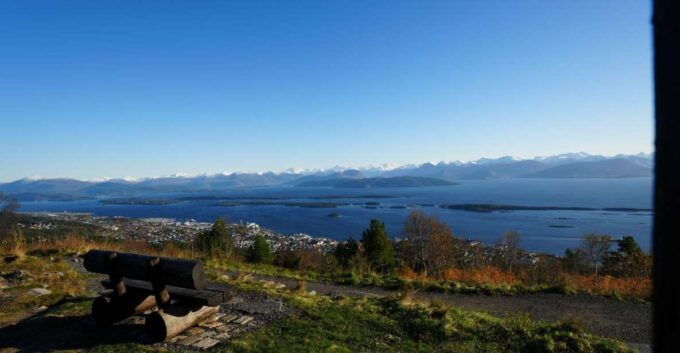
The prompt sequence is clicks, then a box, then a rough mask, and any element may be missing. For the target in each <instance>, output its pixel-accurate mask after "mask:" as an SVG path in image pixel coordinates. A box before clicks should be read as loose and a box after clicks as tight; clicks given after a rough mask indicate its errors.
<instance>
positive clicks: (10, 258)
mask: <svg viewBox="0 0 680 353" xmlns="http://www.w3.org/2000/svg"><path fill="white" fill-rule="evenodd" d="M16 260H19V256H14V255H12V256H5V263H6V264H9V263H12V262H14V261H16Z"/></svg>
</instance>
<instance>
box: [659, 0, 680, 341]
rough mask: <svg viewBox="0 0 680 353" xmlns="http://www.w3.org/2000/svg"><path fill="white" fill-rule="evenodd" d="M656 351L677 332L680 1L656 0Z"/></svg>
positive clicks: (679, 312) (679, 288) (679, 332)
mask: <svg viewBox="0 0 680 353" xmlns="http://www.w3.org/2000/svg"><path fill="white" fill-rule="evenodd" d="M653 16H654V17H653V23H654V91H655V92H654V93H655V102H654V105H655V117H656V141H655V143H656V151H655V181H654V300H653V305H654V351H655V352H678V351H679V349H678V346H680V342H678V338H679V337H680V280H679V279H678V276H677V271H678V269H679V268H680V256H678V249H680V1H678V0H654V15H653Z"/></svg>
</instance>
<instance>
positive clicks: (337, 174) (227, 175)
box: [0, 152, 653, 200]
mask: <svg viewBox="0 0 680 353" xmlns="http://www.w3.org/2000/svg"><path fill="white" fill-rule="evenodd" d="M652 163H653V155H651V154H645V153H638V154H634V155H623V154H619V155H616V156H602V155H591V154H588V153H584V152H580V153H566V154H560V155H554V156H544V157H535V158H532V159H519V158H514V157H510V156H505V157H500V158H494V159H492V158H481V159H478V160H476V161H471V162H461V161H453V162H439V163H436V164H435V163H429V162H428V163H423V164H409V165H396V164H393V163H386V164H381V165H377V166H372V165H371V166H364V167H342V166H335V167H332V168H327V169H299V168H290V169H286V170H284V171H282V172H278V173H274V172H265V173H242V172H222V173H218V174H201V175H187V174H184V173H177V174H173V175H169V176H163V177H153V178H141V179H136V178H130V177H126V178H101V179H97V180H78V179H69V178H58V179H45V178H39V177H30V178H24V179H20V180H16V181H13V182H9V183H4V184H0V193H4V194H9V195H15V196H16V197H17V198H20V199H26V200H30V199H77V198H93V197H95V198H97V197H111V196H126V195H135V194H142V193H143V194H149V193H154V192H179V191H216V190H226V189H230V188H235V187H250V186H274V185H282V186H284V185H286V186H303V185H318V181H320V180H333V179H364V178H397V177H418V178H434V179H441V180H446V181H464V180H474V179H499V178H630V177H649V176H652Z"/></svg>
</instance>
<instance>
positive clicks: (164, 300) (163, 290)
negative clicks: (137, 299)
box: [149, 257, 170, 310]
mask: <svg viewBox="0 0 680 353" xmlns="http://www.w3.org/2000/svg"><path fill="white" fill-rule="evenodd" d="M159 263H160V259H159V258H157V257H155V258H153V259H151V260H149V278H151V287H152V288H153V295H154V298H155V299H156V305H157V306H158V310H163V309H164V308H165V306H167V305H168V303H170V294H169V293H168V287H167V286H166V285H165V281H163V274H162V272H161V268H160V266H159V265H158V264H159Z"/></svg>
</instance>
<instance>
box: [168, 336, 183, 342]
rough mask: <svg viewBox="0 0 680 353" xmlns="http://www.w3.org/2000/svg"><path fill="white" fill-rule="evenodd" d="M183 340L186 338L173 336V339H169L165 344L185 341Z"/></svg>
mask: <svg viewBox="0 0 680 353" xmlns="http://www.w3.org/2000/svg"><path fill="white" fill-rule="evenodd" d="M185 338H187V336H185V335H177V336H175V337H170V338H169V339H168V340H167V342H170V343H175V342H177V341H181V340H183V339H185Z"/></svg>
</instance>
